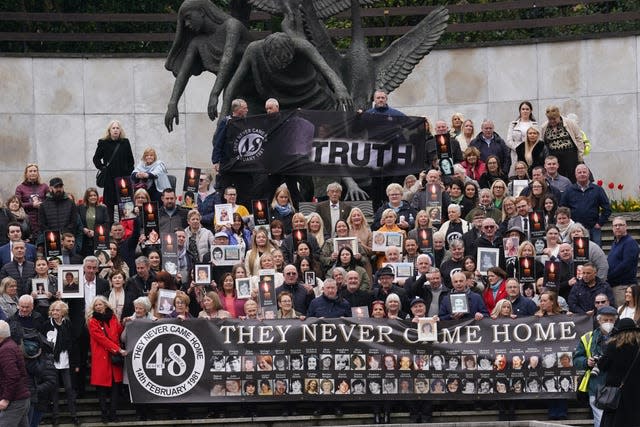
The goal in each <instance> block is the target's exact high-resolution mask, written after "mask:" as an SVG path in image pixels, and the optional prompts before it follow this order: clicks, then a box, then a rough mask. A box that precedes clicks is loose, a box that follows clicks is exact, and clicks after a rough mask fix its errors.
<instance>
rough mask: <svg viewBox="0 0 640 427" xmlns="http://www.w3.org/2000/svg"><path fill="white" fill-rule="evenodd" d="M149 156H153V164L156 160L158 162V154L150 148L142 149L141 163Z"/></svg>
mask: <svg viewBox="0 0 640 427" xmlns="http://www.w3.org/2000/svg"><path fill="white" fill-rule="evenodd" d="M149 154H153V161H154V162H155V161H156V160H158V153H156V150H155V149H153V148H151V147H147V148H145V149H144V151H143V152H142V157H141V159H142V161H144V158H145V157H146V156H148V155H149Z"/></svg>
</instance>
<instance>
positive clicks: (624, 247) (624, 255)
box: [607, 216, 640, 306]
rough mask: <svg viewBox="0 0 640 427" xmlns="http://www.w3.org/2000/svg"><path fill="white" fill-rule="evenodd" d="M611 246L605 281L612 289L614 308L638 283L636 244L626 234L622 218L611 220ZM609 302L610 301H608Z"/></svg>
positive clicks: (639, 248) (625, 226)
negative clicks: (629, 289)
mask: <svg viewBox="0 0 640 427" xmlns="http://www.w3.org/2000/svg"><path fill="white" fill-rule="evenodd" d="M612 225H613V238H614V240H613V244H612V245H611V250H610V251H609V256H608V258H607V261H608V262H609V272H608V276H607V281H608V282H609V284H611V286H612V287H613V293H614V294H615V296H616V306H620V305H622V304H623V303H624V292H625V290H626V289H627V287H629V286H631V285H635V284H637V283H638V280H637V278H636V275H637V273H638V254H639V253H640V247H638V243H637V242H636V241H635V240H634V239H633V237H631V236H630V235H629V234H628V233H627V221H626V220H625V219H624V218H622V217H619V216H617V217H615V218H613V222H612ZM610 301H611V300H610Z"/></svg>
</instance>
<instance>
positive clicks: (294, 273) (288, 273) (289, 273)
mask: <svg viewBox="0 0 640 427" xmlns="http://www.w3.org/2000/svg"><path fill="white" fill-rule="evenodd" d="M284 274H285V276H296V275H297V274H298V273H296V272H295V271H288V272H286V273H284Z"/></svg>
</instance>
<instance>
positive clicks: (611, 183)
mask: <svg viewBox="0 0 640 427" xmlns="http://www.w3.org/2000/svg"><path fill="white" fill-rule="evenodd" d="M615 186H616V185H615V184H614V183H613V182H610V183H609V189H610V190H613V187H615Z"/></svg>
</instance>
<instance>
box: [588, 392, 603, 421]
mask: <svg viewBox="0 0 640 427" xmlns="http://www.w3.org/2000/svg"><path fill="white" fill-rule="evenodd" d="M595 403H596V396H595V394H590V395H589V405H590V406H591V412H593V427H600V421H602V413H603V412H604V411H603V410H602V409H598V408H596V405H595Z"/></svg>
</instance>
